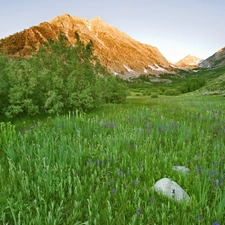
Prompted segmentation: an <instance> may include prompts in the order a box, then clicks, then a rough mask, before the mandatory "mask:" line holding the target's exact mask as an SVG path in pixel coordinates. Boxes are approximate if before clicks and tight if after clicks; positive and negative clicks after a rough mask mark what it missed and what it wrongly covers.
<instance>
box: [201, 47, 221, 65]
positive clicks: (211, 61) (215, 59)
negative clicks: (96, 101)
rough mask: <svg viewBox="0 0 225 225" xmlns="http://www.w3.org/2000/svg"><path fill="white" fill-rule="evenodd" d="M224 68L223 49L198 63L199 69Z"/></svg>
mask: <svg viewBox="0 0 225 225" xmlns="http://www.w3.org/2000/svg"><path fill="white" fill-rule="evenodd" d="M222 66H225V47H223V48H221V49H220V50H219V51H218V52H216V53H215V54H213V55H212V56H210V57H208V58H207V59H205V60H203V61H202V62H200V63H199V67H201V68H211V67H222Z"/></svg>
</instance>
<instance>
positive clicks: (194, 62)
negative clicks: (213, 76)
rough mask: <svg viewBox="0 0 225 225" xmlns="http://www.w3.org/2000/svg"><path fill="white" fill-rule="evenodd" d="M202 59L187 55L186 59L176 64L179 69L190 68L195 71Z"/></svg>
mask: <svg viewBox="0 0 225 225" xmlns="http://www.w3.org/2000/svg"><path fill="white" fill-rule="evenodd" d="M201 60H202V59H200V58H198V57H196V56H193V55H187V56H186V57H184V58H183V59H181V60H179V61H178V62H176V63H175V65H176V66H177V67H183V68H190V69H194V68H197V67H198V63H199V62H200V61H201Z"/></svg>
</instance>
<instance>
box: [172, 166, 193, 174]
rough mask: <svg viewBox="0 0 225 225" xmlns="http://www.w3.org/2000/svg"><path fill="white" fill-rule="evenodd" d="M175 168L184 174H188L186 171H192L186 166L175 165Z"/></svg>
mask: <svg viewBox="0 0 225 225" xmlns="http://www.w3.org/2000/svg"><path fill="white" fill-rule="evenodd" d="M173 170H177V171H180V172H182V173H183V174H186V173H188V172H190V170H189V169H188V168H187V167H185V166H173Z"/></svg>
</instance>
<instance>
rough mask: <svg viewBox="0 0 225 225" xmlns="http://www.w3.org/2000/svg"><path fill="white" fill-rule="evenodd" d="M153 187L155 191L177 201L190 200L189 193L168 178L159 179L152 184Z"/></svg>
mask: <svg viewBox="0 0 225 225" xmlns="http://www.w3.org/2000/svg"><path fill="white" fill-rule="evenodd" d="M153 188H154V190H155V191H156V192H157V193H159V194H163V195H165V196H167V197H168V198H171V199H175V200H177V201H178V202H186V203H188V202H189V201H190V197H189V195H188V194H187V193H186V192H185V191H184V190H183V189H182V187H181V186H180V185H178V184H177V183H176V182H174V181H172V180H171V179H169V178H162V179H160V180H159V181H157V182H156V183H155V184H154V186H153Z"/></svg>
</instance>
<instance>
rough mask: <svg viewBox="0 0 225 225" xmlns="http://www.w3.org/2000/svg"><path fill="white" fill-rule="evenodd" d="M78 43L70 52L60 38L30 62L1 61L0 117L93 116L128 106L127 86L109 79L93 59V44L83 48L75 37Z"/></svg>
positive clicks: (69, 45) (3, 56) (64, 40)
mask: <svg viewBox="0 0 225 225" xmlns="http://www.w3.org/2000/svg"><path fill="white" fill-rule="evenodd" d="M75 38H76V40H77V41H76V46H71V44H70V43H69V40H68V39H67V37H66V36H65V35H64V34H63V33H61V34H60V35H59V37H58V40H55V41H53V40H49V41H48V42H45V43H43V44H42V46H41V47H40V49H39V50H38V51H37V52H36V53H35V54H33V55H32V57H30V58H28V59H21V58H16V59H12V58H8V57H7V56H5V55H3V54H1V55H0V68H1V71H0V80H1V83H0V99H1V102H0V116H6V117H7V118H12V117H15V116H17V117H18V116H21V115H31V116H33V115H37V114H43V113H44V114H46V113H47V114H57V113H63V112H68V111H70V110H76V109H78V110H80V111H81V110H82V111H84V112H89V111H92V110H94V109H97V108H100V107H101V106H102V105H103V104H104V103H108V102H113V103H120V102H123V101H125V98H126V88H125V87H124V84H122V82H121V81H120V80H119V78H115V77H113V76H111V75H109V74H107V73H106V71H105V70H104V68H103V67H102V66H101V65H100V63H99V60H98V59H97V58H96V57H95V56H94V55H93V52H92V47H93V43H92V42H91V41H90V42H89V43H87V44H86V45H85V44H84V43H82V42H81V41H80V38H79V35H78V33H77V32H75ZM103 75H104V76H103Z"/></svg>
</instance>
